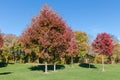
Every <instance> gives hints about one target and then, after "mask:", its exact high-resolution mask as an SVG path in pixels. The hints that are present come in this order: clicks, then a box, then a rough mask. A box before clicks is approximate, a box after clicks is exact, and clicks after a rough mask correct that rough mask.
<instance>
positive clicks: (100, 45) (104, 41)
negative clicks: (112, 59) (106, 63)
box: [92, 33, 114, 55]
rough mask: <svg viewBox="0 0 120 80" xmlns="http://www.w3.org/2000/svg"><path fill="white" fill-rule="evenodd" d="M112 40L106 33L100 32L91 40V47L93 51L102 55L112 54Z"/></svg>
mask: <svg viewBox="0 0 120 80" xmlns="http://www.w3.org/2000/svg"><path fill="white" fill-rule="evenodd" d="M112 42H113V40H112V38H111V36H110V35H109V34H107V33H101V34H98V35H97V38H96V39H95V40H94V41H93V43H92V47H93V49H94V51H95V52H98V53H100V54H104V55H112V51H113V48H114V46H113V43H112Z"/></svg>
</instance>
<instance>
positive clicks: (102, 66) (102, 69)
mask: <svg viewBox="0 0 120 80" xmlns="http://www.w3.org/2000/svg"><path fill="white" fill-rule="evenodd" d="M102 67H103V68H102V71H103V72H104V71H105V70H104V56H103V55H102Z"/></svg>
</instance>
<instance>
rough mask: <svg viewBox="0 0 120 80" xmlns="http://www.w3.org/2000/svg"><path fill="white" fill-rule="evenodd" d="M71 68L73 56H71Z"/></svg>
mask: <svg viewBox="0 0 120 80" xmlns="http://www.w3.org/2000/svg"><path fill="white" fill-rule="evenodd" d="M71 66H72V67H73V56H71Z"/></svg>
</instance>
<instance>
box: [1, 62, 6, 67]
mask: <svg viewBox="0 0 120 80" xmlns="http://www.w3.org/2000/svg"><path fill="white" fill-rule="evenodd" d="M7 65H8V64H7V63H4V62H0V68H2V67H6V66H7Z"/></svg>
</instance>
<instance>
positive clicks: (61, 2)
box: [0, 0, 120, 39]
mask: <svg viewBox="0 0 120 80" xmlns="http://www.w3.org/2000/svg"><path fill="white" fill-rule="evenodd" d="M45 3H47V4H48V5H50V6H51V7H52V8H53V9H54V10H55V11H56V12H57V13H58V14H59V15H60V16H62V17H63V19H64V20H65V21H66V23H67V24H68V25H69V26H70V27H71V28H72V29H73V30H80V31H84V32H86V33H88V34H89V35H92V36H93V37H95V36H96V35H97V34H98V33H100V32H107V33H110V34H112V35H115V36H116V37H117V38H119V39H120V0H0V29H1V31H2V33H12V34H16V35H20V34H21V33H22V31H23V30H24V29H25V28H26V27H27V25H29V24H30V21H31V18H32V17H33V16H35V15H36V14H38V13H40V8H41V7H42V6H43V5H44V4H45Z"/></svg>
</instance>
